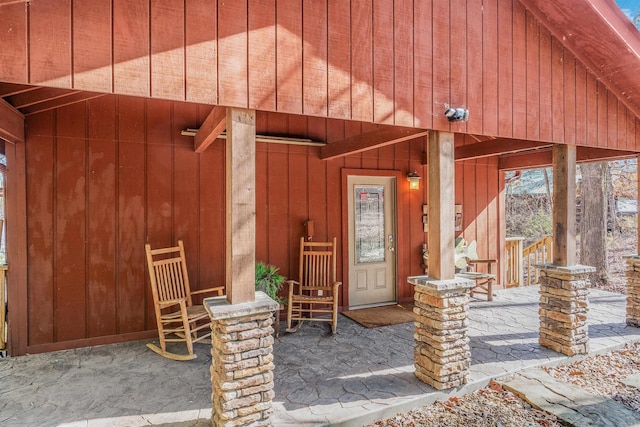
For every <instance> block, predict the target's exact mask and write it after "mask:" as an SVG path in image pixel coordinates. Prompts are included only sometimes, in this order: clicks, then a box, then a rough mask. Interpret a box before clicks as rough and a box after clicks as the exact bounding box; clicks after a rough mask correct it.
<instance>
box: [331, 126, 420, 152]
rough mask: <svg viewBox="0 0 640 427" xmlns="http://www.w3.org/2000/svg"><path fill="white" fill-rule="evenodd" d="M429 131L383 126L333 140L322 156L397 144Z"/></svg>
mask: <svg viewBox="0 0 640 427" xmlns="http://www.w3.org/2000/svg"><path fill="white" fill-rule="evenodd" d="M428 133H429V132H428V131H427V130H424V129H414V128H408V127H386V126H385V127H381V128H380V129H377V130H375V131H372V132H367V133H362V134H360V135H355V136H353V137H350V138H347V139H344V140H342V141H336V142H332V143H331V144H327V145H325V146H324V147H322V148H321V149H320V158H321V159H324V160H328V159H333V158H336V157H342V156H347V155H349V154H354V153H360V152H362V151H368V150H373V149H375V148H380V147H384V146H386V145H391V144H396V143H398V142H402V141H408V140H410V139H415V138H420V137H423V136H426V135H427V134H428Z"/></svg>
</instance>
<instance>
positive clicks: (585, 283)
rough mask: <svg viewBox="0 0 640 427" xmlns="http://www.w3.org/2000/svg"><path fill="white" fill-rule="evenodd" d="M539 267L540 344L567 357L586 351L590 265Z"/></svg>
mask: <svg viewBox="0 0 640 427" xmlns="http://www.w3.org/2000/svg"><path fill="white" fill-rule="evenodd" d="M536 267H537V268H540V278H539V280H538V282H539V283H540V309H539V311H538V313H539V315H540V337H539V342H540V345H542V346H544V347H547V348H550V349H551V350H554V351H557V352H558V353H562V354H565V355H567V356H573V355H576V354H585V353H588V352H589V333H588V328H587V312H588V311H589V300H588V297H589V280H588V275H589V273H593V272H594V271H596V269H595V268H594V267H588V266H585V265H574V266H571V267H564V266H557V265H551V264H545V265H540V266H536Z"/></svg>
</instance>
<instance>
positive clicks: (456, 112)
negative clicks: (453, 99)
mask: <svg viewBox="0 0 640 427" xmlns="http://www.w3.org/2000/svg"><path fill="white" fill-rule="evenodd" d="M444 115H445V117H446V118H447V120H449V121H450V122H466V121H467V120H469V110H466V109H464V108H447V109H446V110H445V111H444Z"/></svg>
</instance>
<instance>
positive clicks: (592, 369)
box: [366, 343, 640, 427]
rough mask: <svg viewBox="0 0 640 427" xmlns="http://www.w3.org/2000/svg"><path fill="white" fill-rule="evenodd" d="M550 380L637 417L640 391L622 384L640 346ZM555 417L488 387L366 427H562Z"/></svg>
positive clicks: (582, 363)
mask: <svg viewBox="0 0 640 427" xmlns="http://www.w3.org/2000/svg"><path fill="white" fill-rule="evenodd" d="M543 369H544V370H545V371H547V372H548V373H549V374H550V375H551V376H553V377H556V378H558V379H560V380H563V381H566V382H567V383H571V384H574V385H577V386H578V387H581V388H583V389H585V390H587V391H589V392H591V393H594V394H598V395H601V396H606V397H609V398H611V399H614V400H617V401H618V402H620V403H622V404H624V405H625V406H627V407H628V408H630V409H632V410H634V411H636V412H637V413H638V414H639V415H640V390H638V389H636V388H634V387H630V386H626V385H624V384H622V383H621V382H620V381H622V380H623V379H625V378H626V377H628V376H629V375H632V374H635V373H639V372H640V343H634V344H632V345H627V346H626V347H625V348H623V349H621V350H617V351H613V352H610V353H607V354H604V355H596V356H592V357H588V358H585V359H582V360H579V361H577V362H574V363H572V364H570V365H563V366H556V367H553V368H546V367H545V368H543ZM563 425H564V424H562V423H561V422H560V421H559V420H558V419H557V418H556V417H555V416H553V415H550V414H547V413H545V412H542V411H538V410H536V409H533V408H532V407H531V406H530V405H529V404H528V403H527V402H525V401H524V400H522V399H520V398H519V397H518V396H516V395H515V394H513V393H511V392H509V391H506V390H503V389H502V388H501V387H500V385H499V384H497V383H495V382H491V383H490V384H489V386H488V387H486V388H484V389H481V390H478V391H476V392H474V393H470V394H467V395H464V396H463V397H460V398H455V397H453V398H450V399H449V400H447V401H437V402H436V403H434V404H433V405H429V406H423V407H421V408H417V409H414V410H413V411H410V412H408V413H405V414H398V415H396V416H395V417H393V418H389V419H386V420H380V421H377V422H375V423H373V424H370V425H368V426H366V427H383V426H384V427H409V426H416V427H417V426H425V427H426V426H438V427H449V426H451V427H461V426H496V427H507V426H513V427H521V426H545V427H554V426H563Z"/></svg>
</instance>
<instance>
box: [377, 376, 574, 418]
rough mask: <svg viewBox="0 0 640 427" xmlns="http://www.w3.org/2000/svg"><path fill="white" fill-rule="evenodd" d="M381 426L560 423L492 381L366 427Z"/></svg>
mask: <svg viewBox="0 0 640 427" xmlns="http://www.w3.org/2000/svg"><path fill="white" fill-rule="evenodd" d="M382 426H384V427H409V426H415V427H417V426H425V427H426V426H434V427H435V426H438V427H462V426H474V427H481V426H482V427H484V426H496V427H525V426H526V427H528V426H545V427H556V426H558V427H560V426H563V424H561V423H560V422H559V421H558V420H557V418H556V417H555V416H553V415H549V414H547V413H546V412H542V411H538V410H536V409H533V408H532V407H531V406H530V405H529V404H527V403H526V402H525V401H524V400H522V399H520V398H519V397H518V396H516V395H515V394H513V393H511V392H509V391H506V390H503V389H502V388H501V387H500V385H499V384H497V383H494V382H492V383H490V384H489V386H488V387H486V388H483V389H481V390H478V391H476V392H474V393H471V394H467V395H464V396H462V397H460V398H456V397H452V398H450V399H449V400H447V401H444V402H443V401H437V402H436V403H434V404H433V405H429V406H423V407H421V408H418V409H414V410H413V411H411V412H408V413H406V414H398V415H396V416H395V417H393V418H389V419H386V420H380V421H377V422H375V423H373V424H370V425H369V426H366V427H382Z"/></svg>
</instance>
